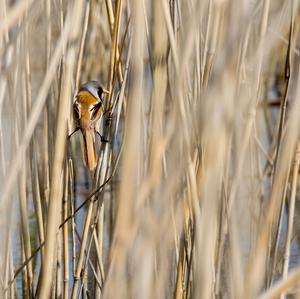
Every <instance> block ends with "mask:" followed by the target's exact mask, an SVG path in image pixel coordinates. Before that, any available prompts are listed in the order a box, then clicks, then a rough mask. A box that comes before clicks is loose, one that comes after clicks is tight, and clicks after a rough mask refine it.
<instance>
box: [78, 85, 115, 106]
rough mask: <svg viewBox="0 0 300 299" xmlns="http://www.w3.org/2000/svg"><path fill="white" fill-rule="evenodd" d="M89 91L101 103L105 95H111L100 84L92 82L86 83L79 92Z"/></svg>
mask: <svg viewBox="0 0 300 299" xmlns="http://www.w3.org/2000/svg"><path fill="white" fill-rule="evenodd" d="M83 90H85V91H88V92H89V93H90V94H91V95H92V96H94V97H95V98H96V99H97V100H98V101H99V102H102V99H103V93H107V94H109V91H108V90H106V89H104V88H103V87H102V85H101V84H100V82H98V81H95V80H92V81H89V82H86V83H84V84H82V85H81V87H80V88H79V91H83Z"/></svg>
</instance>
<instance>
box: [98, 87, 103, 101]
mask: <svg viewBox="0 0 300 299" xmlns="http://www.w3.org/2000/svg"><path fill="white" fill-rule="evenodd" d="M97 93H98V96H99V99H100V100H102V95H103V88H102V87H99V88H98V90H97Z"/></svg>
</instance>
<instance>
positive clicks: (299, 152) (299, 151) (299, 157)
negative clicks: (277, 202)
mask: <svg viewBox="0 0 300 299" xmlns="http://www.w3.org/2000/svg"><path fill="white" fill-rule="evenodd" d="M299 162H300V143H299V142H298V143H297V145H296V150H295V157H294V167H293V173H292V184H291V198H290V200H289V209H288V224H287V235H286V240H285V250H284V258H283V271H282V278H283V279H286V278H287V275H288V269H289V261H290V251H291V242H292V233H293V224H294V213H295V201H296V191H297V180H298V171H299ZM284 297H285V292H283V293H282V294H281V295H280V298H281V299H284Z"/></svg>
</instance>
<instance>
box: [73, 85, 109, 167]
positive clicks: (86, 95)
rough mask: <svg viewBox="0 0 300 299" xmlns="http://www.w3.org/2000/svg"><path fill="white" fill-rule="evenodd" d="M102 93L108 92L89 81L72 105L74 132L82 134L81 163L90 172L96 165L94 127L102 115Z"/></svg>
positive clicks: (82, 87)
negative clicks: (78, 131) (82, 162)
mask: <svg viewBox="0 0 300 299" xmlns="http://www.w3.org/2000/svg"><path fill="white" fill-rule="evenodd" d="M103 93H109V92H108V91H107V90H105V89H104V88H103V87H102V86H101V85H100V83H99V82H97V81H89V82H87V83H85V84H83V85H82V86H81V87H80V89H79V91H78V94H77V96H76V101H75V102H74V104H73V117H74V122H75V130H80V131H81V133H82V137H83V146H82V147H83V148H82V155H83V161H84V164H85V165H86V166H87V167H88V168H89V169H90V170H93V169H94V168H95V167H96V165H97V153H96V145H95V127H96V124H97V122H98V120H99V119H100V117H101V116H102V113H103V106H102V98H103Z"/></svg>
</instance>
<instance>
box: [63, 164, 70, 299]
mask: <svg viewBox="0 0 300 299" xmlns="http://www.w3.org/2000/svg"><path fill="white" fill-rule="evenodd" d="M64 175H65V178H64V195H63V207H62V211H63V214H62V220H63V221H64V220H65V219H66V218H67V217H68V202H69V178H70V176H69V167H68V161H67V160H66V162H65V172H64ZM71 192H72V190H71ZM63 267H64V278H63V281H64V283H63V298H69V233H68V223H67V222H66V223H65V224H64V225H63Z"/></svg>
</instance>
